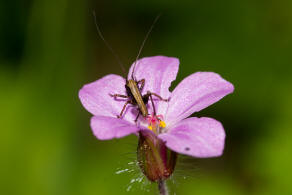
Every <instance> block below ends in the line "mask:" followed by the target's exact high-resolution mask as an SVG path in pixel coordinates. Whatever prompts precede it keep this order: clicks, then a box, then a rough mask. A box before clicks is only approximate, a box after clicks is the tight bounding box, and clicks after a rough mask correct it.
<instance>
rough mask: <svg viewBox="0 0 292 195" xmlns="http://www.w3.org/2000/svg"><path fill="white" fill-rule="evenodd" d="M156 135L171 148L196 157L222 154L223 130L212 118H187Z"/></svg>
mask: <svg viewBox="0 0 292 195" xmlns="http://www.w3.org/2000/svg"><path fill="white" fill-rule="evenodd" d="M158 137H159V138H160V139H162V140H163V141H165V142H166V143H165V144H166V146H167V147H168V148H170V149H171V150H173V151H175V152H178V153H181V154H186V155H189V156H193V157H198V158H206V157H216V156H220V155H222V152H223V149H224V141H225V132H224V129H223V126H222V125H221V123H220V122H218V121H216V120H215V119H212V118H206V117H203V118H196V117H192V118H188V119H185V120H182V121H180V122H179V123H178V124H176V125H175V126H173V127H172V128H171V129H170V130H169V131H168V132H167V133H163V134H159V135H158Z"/></svg>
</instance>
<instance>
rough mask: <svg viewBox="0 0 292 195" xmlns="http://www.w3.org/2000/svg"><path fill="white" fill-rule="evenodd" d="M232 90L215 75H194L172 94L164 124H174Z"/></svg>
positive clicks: (227, 83) (199, 73)
mask: <svg viewBox="0 0 292 195" xmlns="http://www.w3.org/2000/svg"><path fill="white" fill-rule="evenodd" d="M233 90H234V87H233V85H232V84H231V83H229V82H228V81H226V80H224V79H223V78H222V77H221V76H220V75H218V74H216V73H213V72H197V73H194V74H192V75H190V76H188V77H186V78H185V79H184V80H183V81H182V82H180V83H179V84H178V86H177V87H176V88H175V89H174V91H173V92H172V94H171V97H170V102H169V107H168V110H167V114H166V117H165V120H166V123H167V124H175V123H176V122H178V121H180V120H182V119H184V118H186V117H188V116H190V115H191V114H192V113H194V112H198V111H200V110H202V109H204V108H206V107H208V106H209V105H211V104H213V103H215V102H217V101H219V100H220V99H221V98H223V97H224V96H226V95H227V94H229V93H232V92H233Z"/></svg>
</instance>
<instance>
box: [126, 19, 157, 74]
mask: <svg viewBox="0 0 292 195" xmlns="http://www.w3.org/2000/svg"><path fill="white" fill-rule="evenodd" d="M160 16H161V14H159V15H157V16H156V18H155V19H154V21H153V23H152V25H151V27H150V29H149V30H148V32H147V34H146V36H145V38H144V40H143V42H142V44H141V46H140V49H139V52H138V55H137V57H136V60H135V63H134V68H133V71H132V75H131V77H132V79H133V80H134V72H135V68H136V63H137V60H138V58H139V57H140V54H141V52H142V49H143V47H144V45H145V43H146V40H147V39H148V36H149V34H150V33H151V31H152V29H153V27H154V25H155V24H156V22H157V20H158V19H159V18H160Z"/></svg>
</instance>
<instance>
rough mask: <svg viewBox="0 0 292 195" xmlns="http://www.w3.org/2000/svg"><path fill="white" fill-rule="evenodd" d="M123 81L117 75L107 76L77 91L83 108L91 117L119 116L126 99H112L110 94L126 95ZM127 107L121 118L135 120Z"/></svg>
mask: <svg viewBox="0 0 292 195" xmlns="http://www.w3.org/2000/svg"><path fill="white" fill-rule="evenodd" d="M125 83H126V81H125V79H124V78H122V77H121V76H118V75H113V74H111V75H107V76H105V77H103V78H101V79H99V80H97V81H94V82H92V83H89V84H86V85H84V86H83V87H82V89H80V91H79V98H80V101H81V103H82V104H83V106H84V107H85V108H86V109H87V110H88V111H89V112H90V113H92V114H93V115H96V116H110V117H116V116H117V115H119V114H120V112H121V110H122V108H123V105H124V104H125V103H126V100H127V99H124V98H117V99H115V98H113V97H111V96H110V94H122V95H126V90H125ZM130 110H131V108H130V106H127V109H126V110H125V112H124V114H123V117H124V118H125V119H126V120H128V121H129V122H133V123H134V120H135V116H136V115H135V114H133V112H131V111H130Z"/></svg>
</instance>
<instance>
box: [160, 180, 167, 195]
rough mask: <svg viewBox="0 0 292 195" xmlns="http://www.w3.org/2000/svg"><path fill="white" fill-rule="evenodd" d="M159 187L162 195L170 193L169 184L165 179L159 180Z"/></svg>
mask: <svg viewBox="0 0 292 195" xmlns="http://www.w3.org/2000/svg"><path fill="white" fill-rule="evenodd" d="M158 189H159V194H160V195H168V191H167V186H166V183H165V181H164V180H159V181H158Z"/></svg>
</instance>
